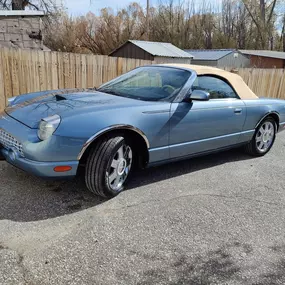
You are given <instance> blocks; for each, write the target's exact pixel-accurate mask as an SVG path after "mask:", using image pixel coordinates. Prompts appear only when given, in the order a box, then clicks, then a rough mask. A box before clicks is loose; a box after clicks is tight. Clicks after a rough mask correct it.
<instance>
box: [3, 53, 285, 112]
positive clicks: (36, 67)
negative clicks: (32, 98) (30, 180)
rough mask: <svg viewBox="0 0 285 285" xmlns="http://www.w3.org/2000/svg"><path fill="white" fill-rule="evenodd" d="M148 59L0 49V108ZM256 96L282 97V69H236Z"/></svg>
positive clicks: (94, 81) (95, 80) (94, 82)
mask: <svg viewBox="0 0 285 285" xmlns="http://www.w3.org/2000/svg"><path fill="white" fill-rule="evenodd" d="M152 63H153V62H151V61H146V60H136V59H125V58H115V57H108V56H101V55H86V54H74V53H61V52H44V51H33V50H20V49H17V50H16V49H6V48H1V49H0V111H1V110H3V109H4V107H5V105H6V102H7V99H8V98H9V97H13V96H16V95H19V94H23V93H28V92H33V91H41V90H55V89H61V88H74V87H76V88H80V87H81V88H85V87H93V86H99V85H101V84H102V83H104V82H106V81H108V80H110V79H112V78H114V77H116V76H118V75H120V74H122V73H125V72H127V71H128V70H130V69H133V68H134V67H136V66H140V65H146V64H152ZM238 73H239V74H240V75H241V76H242V77H243V79H244V80H245V82H246V83H247V84H248V85H249V87H250V88H251V89H252V90H253V91H254V92H255V93H256V94H257V95H258V96H260V97H262V96H265V97H273V98H283V99H285V71H284V70H283V69H250V68H245V69H239V70H238Z"/></svg>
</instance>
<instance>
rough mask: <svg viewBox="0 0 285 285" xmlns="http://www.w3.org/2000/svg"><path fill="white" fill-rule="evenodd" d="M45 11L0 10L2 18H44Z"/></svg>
mask: <svg viewBox="0 0 285 285" xmlns="http://www.w3.org/2000/svg"><path fill="white" fill-rule="evenodd" d="M44 15H45V12H44V11H36V10H0V16H6V17H11V16H16V17H21V16H44Z"/></svg>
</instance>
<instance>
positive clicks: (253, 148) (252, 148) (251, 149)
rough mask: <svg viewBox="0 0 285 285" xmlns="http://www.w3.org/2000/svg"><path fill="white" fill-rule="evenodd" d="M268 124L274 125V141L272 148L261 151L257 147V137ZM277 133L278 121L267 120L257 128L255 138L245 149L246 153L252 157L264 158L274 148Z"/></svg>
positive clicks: (269, 118)
mask: <svg viewBox="0 0 285 285" xmlns="http://www.w3.org/2000/svg"><path fill="white" fill-rule="evenodd" d="M267 122H269V123H272V124H273V126H274V135H273V140H272V142H271V144H270V146H269V147H268V148H267V149H266V150H264V151H261V150H260V149H259V148H258V146H257V142H256V139H257V136H258V134H259V132H260V129H261V127H262V126H263V125H264V124H265V123H267ZM276 132H277V124H276V121H275V120H274V119H273V118H272V117H267V118H265V119H264V120H263V121H262V122H261V123H260V124H259V125H258V127H257V128H256V131H255V133H254V136H253V138H252V139H251V141H250V142H249V143H248V144H247V145H246V146H245V148H244V150H245V152H246V153H248V154H249V155H252V156H263V155H265V154H266V153H268V152H269V151H270V149H271V148H272V146H273V144H274V142H275V138H276Z"/></svg>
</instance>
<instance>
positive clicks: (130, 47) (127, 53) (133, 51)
mask: <svg viewBox="0 0 285 285" xmlns="http://www.w3.org/2000/svg"><path fill="white" fill-rule="evenodd" d="M110 56H115V57H124V58H136V59H144V60H153V59H154V58H153V56H152V55H151V54H149V53H147V52H146V51H144V50H143V49H141V48H139V47H137V46H136V45H134V44H132V43H130V42H127V43H126V44H124V45H123V46H121V47H120V48H118V49H117V50H115V51H113V52H112V53H111V54H110Z"/></svg>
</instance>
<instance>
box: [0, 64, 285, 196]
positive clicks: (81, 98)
mask: <svg viewBox="0 0 285 285" xmlns="http://www.w3.org/2000/svg"><path fill="white" fill-rule="evenodd" d="M268 96H270V94H268ZM284 129H285V101H283V100H277V99H269V98H267V99H266V98H259V97H257V96H256V95H255V94H254V93H253V92H252V91H251V89H250V88H249V87H248V86H247V85H246V84H245V82H244V81H243V80H242V78H241V77H240V76H238V75H237V74H234V73H230V72H227V71H224V70H220V69H217V68H211V67H203V66H195V65H178V64H165V65H152V66H144V67H139V68H136V69H134V70H132V71H130V72H128V73H126V74H124V75H122V76H119V77H117V78H115V79H113V80H111V81H109V82H107V83H105V84H103V85H102V86H100V87H99V88H97V89H96V88H90V89H72V90H55V91H44V92H36V93H29V94H23V95H20V96H17V97H14V98H11V99H9V103H8V106H7V108H6V109H5V111H4V112H2V113H1V114H0V158H1V159H2V160H6V161H7V162H8V163H10V164H12V165H14V166H16V167H18V168H20V169H22V170H24V171H27V172H29V173H31V174H34V175H37V176H41V177H46V178H52V179H56V178H70V177H74V176H76V175H77V174H78V173H79V172H80V173H82V171H79V169H82V170H83V173H84V176H85V182H86V186H87V188H88V189H89V190H90V191H92V192H93V193H95V194H97V195H101V196H104V197H111V196H114V195H116V194H118V193H120V192H121V191H122V190H123V189H124V186H125V184H126V182H127V180H128V179H129V178H130V177H131V174H132V171H133V169H134V168H135V167H147V166H154V165H158V164H162V163H167V162H171V161H176V160H181V159H185V158H190V157H193V156H197V155H203V154H207V153H211V152H216V151H220V150H225V149H229V148H234V147H242V148H243V149H244V150H245V151H246V152H247V153H249V154H250V155H253V156H263V155H265V154H266V153H267V152H268V151H269V150H270V149H271V147H272V146H273V144H274V141H275V137H276V134H277V132H280V131H282V130H284Z"/></svg>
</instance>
